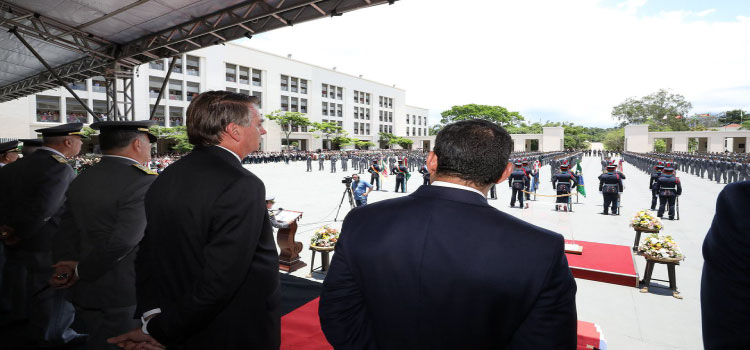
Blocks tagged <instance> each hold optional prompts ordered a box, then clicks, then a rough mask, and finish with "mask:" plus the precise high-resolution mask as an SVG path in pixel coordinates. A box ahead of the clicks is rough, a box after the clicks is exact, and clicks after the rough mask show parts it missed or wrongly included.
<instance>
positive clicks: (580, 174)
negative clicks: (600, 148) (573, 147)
mask: <svg viewBox="0 0 750 350" xmlns="http://www.w3.org/2000/svg"><path fill="white" fill-rule="evenodd" d="M576 174H577V180H578V193H580V194H581V195H583V196H584V197H586V187H584V186H583V168H581V160H580V159H579V160H578V163H577V164H576Z"/></svg>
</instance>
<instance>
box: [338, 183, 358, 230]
mask: <svg viewBox="0 0 750 350" xmlns="http://www.w3.org/2000/svg"><path fill="white" fill-rule="evenodd" d="M345 197H349V206H350V207H351V209H354V207H356V205H355V204H354V195H353V194H352V188H351V187H349V184H347V185H346V189H345V190H344V193H343V194H342V195H341V202H339V208H338V209H337V210H336V217H334V218H333V221H334V222H335V221H337V219H338V218H339V212H340V211H341V205H343V204H344V198H345Z"/></svg>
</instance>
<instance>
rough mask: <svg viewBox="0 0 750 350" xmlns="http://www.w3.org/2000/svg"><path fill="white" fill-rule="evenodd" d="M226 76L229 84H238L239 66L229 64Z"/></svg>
mask: <svg viewBox="0 0 750 350" xmlns="http://www.w3.org/2000/svg"><path fill="white" fill-rule="evenodd" d="M226 76H227V78H226V79H227V81H229V82H232V83H234V82H236V81H237V66H236V65H234V64H229V63H227V69H226Z"/></svg>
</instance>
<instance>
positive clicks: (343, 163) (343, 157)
mask: <svg viewBox="0 0 750 350" xmlns="http://www.w3.org/2000/svg"><path fill="white" fill-rule="evenodd" d="M348 157H349V156H347V155H346V154H342V155H341V171H347V170H348V167H347V164H346V163H347V161H348V160H349V158H348Z"/></svg>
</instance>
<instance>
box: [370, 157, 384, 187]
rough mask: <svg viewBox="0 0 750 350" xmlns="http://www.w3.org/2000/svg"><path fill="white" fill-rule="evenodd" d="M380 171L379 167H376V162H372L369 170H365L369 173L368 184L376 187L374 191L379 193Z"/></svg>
mask: <svg viewBox="0 0 750 350" xmlns="http://www.w3.org/2000/svg"><path fill="white" fill-rule="evenodd" d="M381 171H382V169H380V166H379V165H378V161H377V160H373V161H372V165H371V166H370V169H367V172H369V173H370V183H371V184H372V185H373V186H375V187H376V191H380V172H381Z"/></svg>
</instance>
